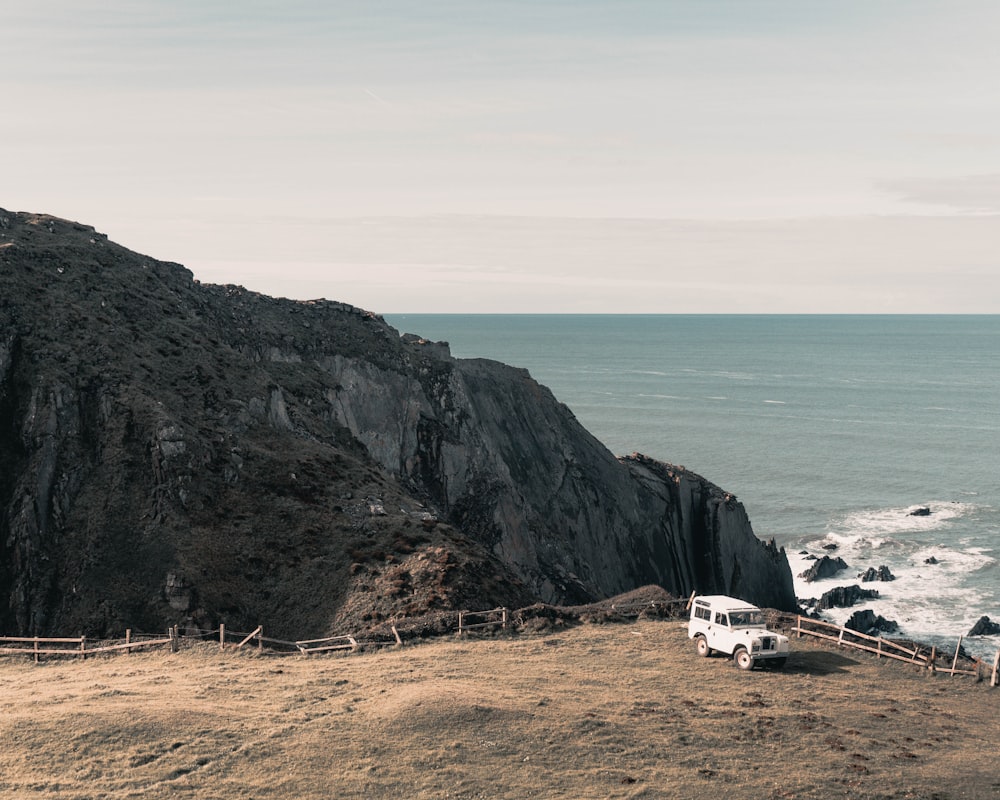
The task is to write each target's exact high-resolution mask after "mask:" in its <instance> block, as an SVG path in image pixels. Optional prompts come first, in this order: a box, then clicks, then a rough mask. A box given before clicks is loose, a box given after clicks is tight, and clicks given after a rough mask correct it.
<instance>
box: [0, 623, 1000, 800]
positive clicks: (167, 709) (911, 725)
mask: <svg viewBox="0 0 1000 800" xmlns="http://www.w3.org/2000/svg"><path fill="white" fill-rule="evenodd" d="M792 644H793V654H792V656H791V658H790V659H789V663H788V666H787V668H786V669H785V670H784V671H782V672H762V671H754V672H752V673H744V672H740V671H739V670H737V669H735V668H734V667H733V666H732V664H731V662H730V661H728V660H727V659H724V658H721V657H716V658H713V659H708V660H702V659H699V658H697V657H696V656H695V654H694V649H693V647H692V646H691V645H690V643H689V642H688V641H687V639H686V633H685V626H684V623H682V622H678V621H676V620H671V621H653V620H648V621H640V622H637V623H635V624H627V625H626V624H619V625H583V626H579V627H575V628H571V629H567V630H564V631H561V632H559V633H555V634H547V635H529V636H520V637H516V638H499V639H487V640H457V639H452V638H449V639H442V640H438V641H434V642H430V643H427V644H421V645H416V646H406V647H403V648H398V649H386V650H383V651H380V652H375V653H366V654H357V655H347V656H322V657H312V658H304V657H301V656H268V655H257V654H256V653H244V652H242V651H241V652H232V651H227V652H226V653H221V654H220V653H219V651H218V649H217V647H213V646H210V645H198V646H196V647H193V648H186V649H182V650H181V652H179V653H177V654H169V653H167V652H151V653H146V654H141V655H140V654H135V655H129V656H117V657H111V658H95V659H90V660H88V661H86V662H77V661H50V662H48V663H43V664H41V665H38V666H36V665H34V664H32V663H31V662H29V661H27V660H24V659H13V658H6V659H3V660H2V661H0V685H2V686H3V687H4V690H3V692H2V695H0V742H2V747H0V797H3V798H8V797H9V798H15V797H16V798H25V797H38V798H67V799H68V798H80V799H82V798H100V797H109V798H110V797H114V798H126V797H143V798H168V797H169V798H184V797H191V798H194V797H198V798H205V797H212V798H220V799H221V800H225V799H226V798H255V799H256V800H263V799H264V798H317V800H318V799H319V798H323V799H324V800H327V799H328V798H334V797H336V798H354V797H356V798H362V797H364V798H373V797H400V798H526V797H539V798H567V800H580V799H581V798H640V797H642V798H661V797H662V798H699V799H700V798H705V797H723V796H726V795H733V796H740V797H747V798H830V797H851V798H936V799H937V800H945V798H988V797H1000V769H998V766H997V758H996V742H997V741H998V740H1000V715H998V714H997V710H998V708H1000V688H997V689H991V688H989V687H988V686H987V685H986V684H985V683H976V682H974V681H973V680H972V679H969V678H962V677H956V678H950V677H945V676H941V675H936V676H935V675H931V674H928V673H927V672H925V671H921V670H919V669H917V668H915V667H910V666H908V665H901V664H897V663H888V662H885V661H877V660H876V659H875V658H874V657H868V656H865V655H858V654H853V653H846V652H839V651H836V650H833V649H829V648H826V647H822V646H819V645H816V644H811V643H809V642H806V641H797V640H793V643H792Z"/></svg>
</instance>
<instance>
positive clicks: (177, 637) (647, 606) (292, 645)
mask: <svg viewBox="0 0 1000 800" xmlns="http://www.w3.org/2000/svg"><path fill="white" fill-rule="evenodd" d="M694 597H695V595H694V594H692V595H691V597H689V598H679V599H669V600H654V601H643V602H635V603H610V604H607V605H601V604H595V605H594V606H587V607H580V608H588V609H591V611H593V610H595V609H596V610H598V611H600V612H601V613H604V614H609V615H612V616H614V617H620V618H633V617H639V616H641V615H642V614H646V613H653V614H655V615H658V616H675V615H676V614H677V613H678V612H679V611H680V610H681V609H682V607H683V609H685V610H686V609H689V608H690V606H691V602H692V601H693V600H694ZM533 609H534V610H535V611H538V609H536V608H535V607H530V608H528V609H520V610H519V611H517V612H516V617H512V615H511V611H510V609H507V608H503V607H501V608H494V609H490V610H489V611H457V612H453V613H454V615H455V617H456V622H455V623H454V624H449V623H447V622H445V623H444V625H443V629H444V630H451V631H454V632H457V633H458V634H459V635H460V636H465V635H468V634H470V633H473V632H478V631H488V630H492V631H496V630H499V631H501V632H503V631H508V630H510V629H511V628H513V627H516V623H517V620H520V621H522V622H523V621H524V619H526V618H527V617H528V616H529V614H528V612H529V611H531V610H533ZM543 610H544V607H543ZM563 610H564V611H571V610H572V609H563ZM538 613H539V615H541V613H542V611H538ZM783 619H784V620H785V623H784V625H787V624H788V621H790V617H783ZM512 623H515V624H512ZM400 624H402V623H400ZM784 625H783V627H784ZM390 630H391V632H392V638H388V634H386V635H385V636H383V637H382V638H378V637H375V636H371V637H369V638H367V639H365V638H361V637H359V636H355V635H341V636H328V637H325V638H322V639H299V640H295V641H290V640H285V639H274V638H270V637H267V636H265V635H264V628H263V626H261V625H258V626H257V627H256V628H255V629H254V630H252V631H250V632H249V633H246V632H239V631H231V630H228V629H227V628H226V626H225V625H224V624H220V625H219V627H218V628H215V629H213V630H195V629H185V630H183V631H181V630H180V629H179V628H178V626H177V625H174V626H173V627H172V628H170V629H168V630H167V633H166V635H165V636H153V635H148V634H141V635H139V636H137V637H133V635H132V631H131V630H128V631H126V632H125V639H124V641H121V640H114V641H107V640H98V639H93V638H92V639H89V640H88V639H87V637H85V636H77V637H63V638H44V637H39V636H20V637H19V636H0V655H23V656H29V657H33V658H34V660H35V662H36V663H37V662H38V661H39V659H40V657H41V656H63V657H66V656H70V657H76V658H81V659H85V658H87V656H92V655H98V654H110V653H130V652H132V651H133V650H137V649H140V648H152V647H167V646H169V652H173V653H176V652H177V651H178V649H179V647H180V642H181V639H182V638H185V639H193V640H197V641H206V640H208V641H212V640H215V639H216V638H217V640H218V643H219V649H220V650H225V649H226V648H227V647H228V648H229V649H235V650H240V649H242V648H244V647H246V646H247V645H252V646H255V647H256V649H257V651H258V652H263V651H264V648H265V646H266V647H267V651H268V653H270V654H274V655H279V654H282V653H286V654H288V653H291V654H294V653H299V654H301V655H304V656H309V655H313V654H316V653H331V652H337V651H341V652H351V653H353V652H357V651H358V650H361V649H372V648H376V647H384V646H399V645H402V644H403V638H402V637H401V636H400V633H399V631H398V630H397V628H396V626H395V625H391V626H390ZM791 632H792V633H794V634H795V635H796V636H797V637H799V638H801V637H802V636H811V637H814V638H817V639H820V640H823V641H827V642H834V643H836V644H837V645H838V646H840V647H849V648H853V649H855V650H861V651H864V652H867V653H874V654H875V655H876V656H877V657H879V658H883V657H884V658H890V659H894V660H897V661H903V662H906V663H908V664H915V665H917V666H920V667H925V668H926V669H929V670H931V671H933V672H942V673H945V674H948V675H952V676H955V675H973V676H976V677H977V678H981V677H983V672H984V671H985V672H987V673H990V686H997V685H1000V674H998V673H1000V651H997V655H996V658H995V659H994V661H993V668H992V672H990V670H989V666H988V665H987V664H986V663H985V662H983V661H982V660H980V659H978V658H972V659H970V658H962V656H961V645H962V637H959V639H958V645H957V646H956V648H955V653H954V656H953V657H952V660H951V666H950V667H949V666H946V665H945V666H941V665H939V664H938V663H937V662H938V659H939V658H940V657H941V655H940V654H939V653H938V652H937V648H936V647H931V648H930V649H929V650H928V649H927V648H926V647H922V646H921V645H917V644H913V643H909V642H900V641H895V640H892V639H884V638H883V637H881V636H870V635H868V634H866V633H861V632H859V631H855V630H852V629H850V628H845V627H842V626H839V625H834V624H833V623H830V622H824V621H822V620H817V619H812V618H810V617H803V616H801V615H799V616H796V617H795V625H794V626H793V627H792V628H791ZM410 635H412V633H411V634H410ZM960 660H962V662H963V663H962V666H959V661H960Z"/></svg>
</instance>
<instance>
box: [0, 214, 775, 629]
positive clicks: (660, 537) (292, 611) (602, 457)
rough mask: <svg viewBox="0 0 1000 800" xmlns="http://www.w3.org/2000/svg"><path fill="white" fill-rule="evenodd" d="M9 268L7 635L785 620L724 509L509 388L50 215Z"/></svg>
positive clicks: (393, 334)
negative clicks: (219, 627) (457, 617)
mask: <svg viewBox="0 0 1000 800" xmlns="http://www.w3.org/2000/svg"><path fill="white" fill-rule="evenodd" d="M0 270H2V271H0V628H2V629H3V630H5V631H7V632H8V633H31V634H42V633H52V632H67V631H71V630H76V629H79V630H86V631H88V632H96V633H101V632H109V633H111V632H118V631H120V630H121V629H123V628H125V627H133V628H137V629H143V630H157V629H160V628H162V627H163V626H164V625H165V624H168V623H170V622H174V621H177V620H182V621H184V622H185V623H187V624H190V625H202V624H204V625H213V624H216V623H217V622H218V621H220V620H221V621H225V622H226V623H227V624H228V625H230V626H234V625H244V626H249V625H255V624H257V622H263V623H264V625H265V626H266V627H267V629H268V630H270V631H273V632H274V633H275V634H280V633H284V634H287V635H305V634H311V633H319V632H323V631H326V630H329V629H331V628H341V629H342V628H343V627H344V626H357V625H363V624H366V623H369V622H373V621H378V620H382V619H385V618H387V617H390V616H393V615H399V614H410V613H422V612H424V611H428V610H433V609H435V608H455V607H486V606H489V605H493V604H505V605H518V604H527V603H529V602H533V601H535V600H544V601H547V602H555V603H567V602H572V603H575V602H586V601H589V600H593V599H597V598H600V597H606V596H609V595H613V594H617V593H620V592H623V591H627V590H630V589H632V588H635V587H637V586H640V585H643V584H648V583H656V584H659V585H661V586H663V587H664V588H665V589H667V590H668V591H670V592H673V593H675V594H681V595H684V594H687V593H689V592H691V591H692V590H695V589H697V590H699V591H705V592H727V593H732V594H737V595H740V596H742V597H744V598H745V599H748V600H752V601H754V602H757V603H759V604H762V605H768V606H773V607H777V608H782V609H792V608H794V606H795V599H794V593H793V589H792V579H791V573H790V571H789V568H788V564H787V561H786V559H785V556H784V553H783V552H782V551H779V550H777V549H776V548H775V547H774V546H773V545H764V544H762V543H761V542H759V541H758V540H757V539H756V537H754V535H753V532H752V530H751V527H750V523H749V521H748V519H747V516H746V513H745V511H744V509H743V507H742V506H741V505H740V504H739V503H738V502H736V501H735V499H734V498H732V497H731V496H730V495H728V494H726V493H725V492H723V491H722V490H720V489H719V488H718V487H715V486H714V485H712V484H711V483H709V482H708V481H706V480H705V479H703V478H701V477H699V476H697V475H694V474H692V473H690V472H687V471H685V470H683V469H682V468H679V467H674V466H670V465H666V464H662V463H659V462H656V461H653V460H651V459H647V458H644V457H642V456H638V455H635V456H632V457H629V458H625V459H621V460H620V459H617V458H615V457H614V456H613V455H612V454H611V453H609V452H608V451H607V450H606V448H604V447H603V446H602V445H601V444H600V443H599V442H598V441H597V440H596V439H594V438H593V437H592V436H591V435H590V434H589V433H588V432H587V431H586V430H584V429H583V428H582V427H581V426H580V425H579V424H578V422H577V421H576V419H575V418H574V416H573V414H572V413H571V412H570V410H569V409H568V408H566V407H565V406H564V405H562V404H560V403H559V402H557V401H556V400H555V398H554V397H553V396H552V394H551V393H550V392H549V390H548V389H546V388H545V387H544V386H541V385H539V384H538V383H537V382H535V381H534V380H532V378H531V377H530V376H529V375H528V373H527V372H526V371H524V370H520V369H515V368H513V367H509V366H505V365H503V364H499V363H496V362H492V361H486V360H467V359H455V358H452V357H451V355H450V354H449V352H448V348H447V345H444V344H442V343H432V342H427V341H425V340H423V339H421V338H419V337H418V336H414V335H404V336H400V335H399V333H398V332H397V331H396V330H394V329H393V328H391V327H390V326H388V325H387V324H386V323H385V322H384V321H383V320H382V319H380V318H379V317H377V316H376V315H373V314H371V313H368V312H365V311H363V310H360V309H357V308H354V307H352V306H349V305H346V304H344V303H336V302H330V301H325V300H317V301H308V302H300V301H292V300H285V299H275V298H270V297H266V296H263V295H259V294H256V293H253V292H249V291H246V290H245V289H242V288H240V287H236V286H211V285H202V284H200V283H199V282H198V281H196V280H194V279H193V276H192V274H191V273H190V272H189V271H188V270H186V269H184V268H183V267H181V266H180V265H177V264H171V263H166V262H161V261H157V260H155V259H153V258H149V257H147V256H143V255H140V254H137V253H133V252H131V251H129V250H127V249H125V248H123V247H120V246H118V245H116V244H114V243H112V242H110V241H108V239H107V238H106V237H105V236H104V235H102V234H99V233H97V232H96V231H94V229H93V228H90V227H87V226H84V225H80V224H77V223H73V222H68V221H64V220H59V219H55V218H52V217H47V216H42V215H34V214H23V213H10V212H6V211H2V210H0Z"/></svg>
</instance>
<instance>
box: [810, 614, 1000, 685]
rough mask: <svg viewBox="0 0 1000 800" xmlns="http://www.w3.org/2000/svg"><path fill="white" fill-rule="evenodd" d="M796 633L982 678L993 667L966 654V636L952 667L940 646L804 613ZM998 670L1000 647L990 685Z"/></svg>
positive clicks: (946, 672)
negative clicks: (942, 658)
mask: <svg viewBox="0 0 1000 800" xmlns="http://www.w3.org/2000/svg"><path fill="white" fill-rule="evenodd" d="M792 633H794V634H795V635H796V636H797V637H798V638H802V636H812V637H815V638H817V639H823V640H825V641H828V642H836V643H837V645H838V646H840V647H850V648H853V649H854V650H863V651H865V652H867V653H874V654H875V655H876V656H877V657H879V658H883V657H884V658H892V659H895V660H897V661H905V662H906V663H908V664H916V665H917V666H920V667H925V668H927V669H929V670H930V671H931V672H943V673H945V674H946V675H951V676H952V677H954V676H955V675H973V676H975V677H976V678H979V677H981V676H982V673H983V670H984V669H985V670H987V671H988V670H989V667H988V665H987V664H986V663H985V662H984V661H982V660H981V659H978V658H971V659H970V658H963V657H962V655H961V653H962V639H963V637H962V636H959V637H958V644H957V645H956V646H955V654H954V656H953V657H952V660H951V666H950V667H948V666H939V665H938V663H937V661H938V658H939V657H940V654H939V653H938V651H937V647H931V648H930V650H926V648H924V647H921V646H920V645H915V644H912V643H910V642H897V641H893V640H892V639H884V638H882V637H881V636H870V635H869V634H867V633H861V632H860V631H856V630H852V629H851V628H845V627H842V626H840V625H834V624H833V623H831V622H824V621H822V620H818V619H812V618H810V617H803V616H801V615H800V616H797V617H796V621H795V627H793V628H792ZM960 659H962V660H963V662H964V663H965V664H971V666H962V667H959V666H958V662H959V660H960ZM998 672H1000V650H998V651H997V655H996V658H995V659H994V660H993V669H992V671H991V673H990V686H997V685H998V679H1000V675H998Z"/></svg>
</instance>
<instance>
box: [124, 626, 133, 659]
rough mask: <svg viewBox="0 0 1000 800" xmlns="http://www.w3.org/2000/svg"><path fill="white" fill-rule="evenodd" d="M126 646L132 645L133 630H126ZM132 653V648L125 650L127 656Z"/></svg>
mask: <svg viewBox="0 0 1000 800" xmlns="http://www.w3.org/2000/svg"><path fill="white" fill-rule="evenodd" d="M125 644H132V629H131V628H126V629H125ZM131 652H132V648H131V647H126V648H125V655H128V654H129V653H131Z"/></svg>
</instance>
